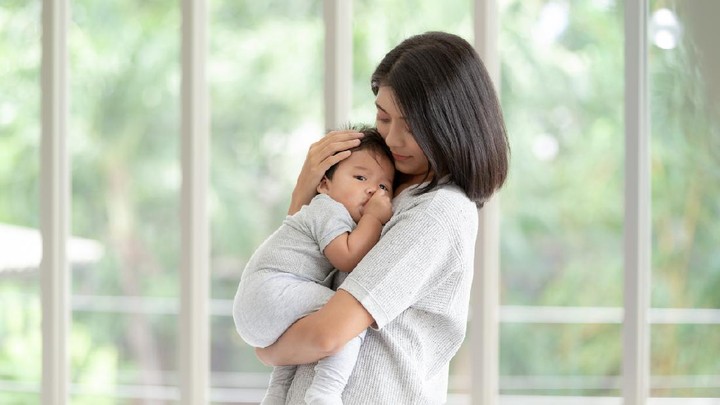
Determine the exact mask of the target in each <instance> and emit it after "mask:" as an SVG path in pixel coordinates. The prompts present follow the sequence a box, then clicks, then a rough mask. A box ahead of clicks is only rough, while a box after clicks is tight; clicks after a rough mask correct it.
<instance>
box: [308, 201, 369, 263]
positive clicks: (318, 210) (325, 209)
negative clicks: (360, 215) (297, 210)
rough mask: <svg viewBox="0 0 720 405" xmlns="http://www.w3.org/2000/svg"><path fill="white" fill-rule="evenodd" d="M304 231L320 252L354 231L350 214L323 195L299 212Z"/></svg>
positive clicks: (353, 223) (337, 203)
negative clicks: (340, 236) (302, 216)
mask: <svg viewBox="0 0 720 405" xmlns="http://www.w3.org/2000/svg"><path fill="white" fill-rule="evenodd" d="M301 215H304V216H305V217H304V221H305V227H306V231H307V232H308V233H309V234H310V235H311V236H312V237H313V239H314V240H315V241H317V244H318V247H319V248H320V251H321V252H322V251H324V250H325V247H327V245H328V244H329V243H330V242H332V241H333V239H335V238H337V237H338V236H339V235H341V234H343V233H345V232H352V230H353V229H355V226H356V224H355V221H353V219H352V217H351V216H350V213H349V212H348V211H347V209H346V208H345V206H343V205H342V204H341V203H339V202H337V201H335V200H333V199H332V198H330V197H328V196H327V195H325V194H318V195H317V196H315V197H314V198H313V199H312V201H311V202H310V204H309V205H307V206H305V207H303V208H302V210H301Z"/></svg>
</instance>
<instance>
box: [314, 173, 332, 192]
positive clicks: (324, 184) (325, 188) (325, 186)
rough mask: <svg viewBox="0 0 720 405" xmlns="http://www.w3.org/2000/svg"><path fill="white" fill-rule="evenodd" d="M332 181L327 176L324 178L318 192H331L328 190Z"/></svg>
mask: <svg viewBox="0 0 720 405" xmlns="http://www.w3.org/2000/svg"><path fill="white" fill-rule="evenodd" d="M329 181H330V180H329V179H328V178H327V176H323V178H322V180H320V184H318V186H317V192H318V193H320V194H327V193H328V191H329V188H328V182H329Z"/></svg>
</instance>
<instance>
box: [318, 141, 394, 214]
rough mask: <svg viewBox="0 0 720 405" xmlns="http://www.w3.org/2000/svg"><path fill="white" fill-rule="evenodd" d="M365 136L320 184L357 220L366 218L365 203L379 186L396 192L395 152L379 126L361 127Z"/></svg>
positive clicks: (391, 192) (320, 191)
mask: <svg viewBox="0 0 720 405" xmlns="http://www.w3.org/2000/svg"><path fill="white" fill-rule="evenodd" d="M358 131H359V132H362V133H363V134H364V136H363V137H362V138H361V139H360V145H358V146H356V147H354V148H352V149H350V151H351V152H352V154H351V155H350V157H348V158H347V159H344V160H342V161H340V162H338V163H337V164H335V165H333V166H332V167H330V168H329V169H328V170H327V171H326V172H325V176H324V177H323V179H322V181H320V184H319V185H318V187H317V191H318V192H319V193H323V194H327V195H328V196H330V197H331V198H332V199H334V200H335V201H338V202H339V203H341V204H342V205H344V206H345V208H346V209H347V210H348V212H350V216H351V217H352V219H353V220H354V221H355V222H358V221H359V220H360V217H362V214H363V210H364V207H365V204H366V203H367V202H368V201H369V200H370V197H372V196H373V194H375V191H377V190H379V189H383V190H385V191H386V192H387V193H388V195H389V196H390V197H392V194H393V179H394V177H395V166H394V163H393V157H392V153H391V152H390V149H389V148H388V147H387V145H386V144H385V141H384V140H383V139H382V137H381V136H380V134H379V133H378V132H377V130H376V129H375V128H368V127H362V128H360V129H358Z"/></svg>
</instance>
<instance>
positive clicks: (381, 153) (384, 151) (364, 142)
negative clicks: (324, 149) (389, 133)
mask: <svg viewBox="0 0 720 405" xmlns="http://www.w3.org/2000/svg"><path fill="white" fill-rule="evenodd" d="M348 129H352V130H354V131H357V132H361V133H362V134H363V135H364V136H363V137H362V138H360V144H359V145H358V146H356V147H354V148H351V149H348V150H350V151H351V152H356V151H359V150H367V151H370V152H372V153H373V154H374V155H375V156H378V157H379V158H380V159H382V158H383V157H384V158H385V159H387V160H388V162H390V164H391V165H393V169H394V166H395V159H394V158H393V155H392V152H390V148H388V146H387V144H385V140H384V139H383V138H382V136H380V133H379V132H378V131H377V129H376V128H373V127H368V126H364V125H351V126H349V127H348ZM376 159H377V158H376ZM342 162H343V161H342V160H341V161H339V162H337V163H335V164H334V165H332V166H330V168H329V169H327V170H326V171H325V177H327V178H328V179H330V180H332V178H333V175H334V174H335V169H337V167H338V165H339V164H340V163H342ZM393 188H395V187H393Z"/></svg>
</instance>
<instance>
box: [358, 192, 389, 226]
mask: <svg viewBox="0 0 720 405" xmlns="http://www.w3.org/2000/svg"><path fill="white" fill-rule="evenodd" d="M365 215H372V216H374V217H375V218H377V220H378V221H380V223H381V224H383V225H385V223H386V222H387V221H389V220H390V217H392V202H391V200H390V195H389V194H388V192H387V191H385V190H383V189H379V190H377V191H376V192H375V194H373V196H372V197H370V201H368V202H367V204H365V210H364V212H363V216H365Z"/></svg>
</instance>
